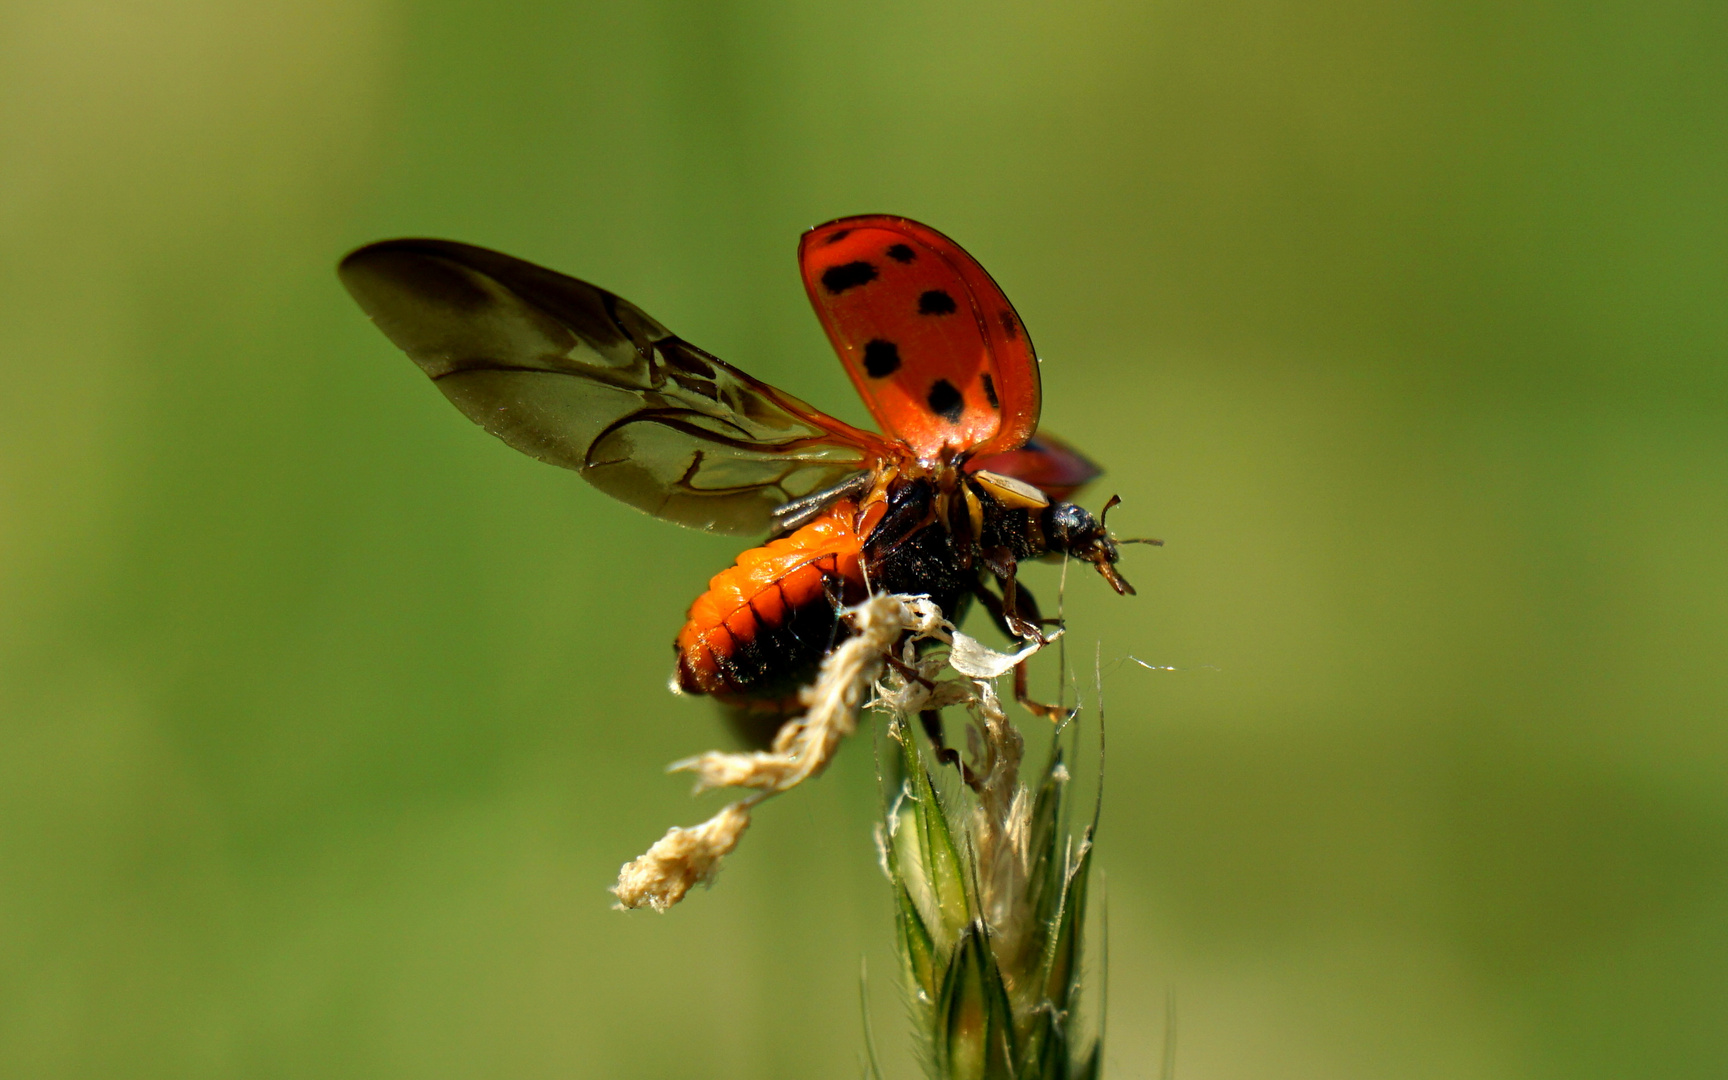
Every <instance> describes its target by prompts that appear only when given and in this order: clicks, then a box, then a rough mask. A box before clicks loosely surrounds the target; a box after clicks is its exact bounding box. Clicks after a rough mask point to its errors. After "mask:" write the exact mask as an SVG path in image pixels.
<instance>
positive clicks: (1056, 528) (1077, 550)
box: [1041, 495, 1164, 595]
mask: <svg viewBox="0 0 1728 1080" xmlns="http://www.w3.org/2000/svg"><path fill="white" fill-rule="evenodd" d="M1121 501H1122V497H1121V496H1119V495H1112V496H1110V501H1109V502H1107V503H1105V504H1104V509H1103V510H1102V511H1100V512H1099V514H1098V516H1097V517H1093V516H1092V514H1091V512H1090V511H1089V510H1087V509H1086V508H1085V507H1081V506H1076V505H1074V504H1073V503H1067V502H1059V503H1051V504H1050V506H1049V507H1048V508H1047V509H1046V510H1045V511H1044V515H1043V521H1042V522H1041V524H1042V525H1043V527H1044V536H1045V538H1046V539H1047V540H1048V541H1049V543H1050V550H1051V551H1060V552H1063V553H1064V554H1066V555H1069V556H1072V557H1073V558H1076V559H1084V560H1085V561H1086V562H1089V563H1091V564H1092V565H1093V566H1096V567H1097V568H1098V572H1099V573H1100V574H1102V575H1104V580H1105V581H1108V582H1109V583H1110V587H1111V588H1112V589H1115V590H1116V592H1117V593H1118V594H1129V595H1132V594H1133V592H1134V586H1132V585H1130V584H1128V582H1127V580H1125V579H1124V578H1123V577H1122V575H1121V574H1119V573H1117V572H1116V560H1117V559H1118V558H1120V557H1121V550H1120V549H1119V547H1118V545H1120V544H1158V545H1162V544H1163V543H1164V541H1162V540H1143V539H1139V538H1136V539H1133V540H1118V539H1117V538H1116V537H1114V536H1111V535H1110V530H1109V529H1107V528H1105V527H1104V519H1105V518H1107V517H1109V516H1110V509H1111V508H1112V507H1114V506H1115V505H1116V504H1117V503H1119V502H1121Z"/></svg>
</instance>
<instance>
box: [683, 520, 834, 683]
mask: <svg viewBox="0 0 1728 1080" xmlns="http://www.w3.org/2000/svg"><path fill="white" fill-rule="evenodd" d="M857 515H858V507H857V505H856V504H854V503H852V502H850V501H848V500H842V501H840V502H837V503H835V504H834V505H833V506H832V507H830V508H829V509H828V510H827V512H826V513H824V514H823V515H822V516H821V517H819V518H817V519H816V520H814V521H812V522H810V523H809V524H808V525H805V526H804V527H803V528H801V529H799V530H798V531H797V532H794V533H792V534H791V535H790V536H783V537H781V538H780V539H778V540H775V541H773V542H771V543H768V544H764V545H763V546H761V547H757V548H751V549H750V550H749V551H746V552H744V553H743V554H742V555H740V556H738V561H737V562H736V563H735V564H734V565H732V566H730V567H728V568H727V569H725V570H722V571H721V572H720V573H718V574H716V575H714V577H713V579H712V580H710V581H709V582H708V591H707V592H705V593H703V594H702V595H701V596H698V597H697V598H696V602H695V603H693V604H691V605H690V610H689V612H688V614H687V615H686V616H685V622H684V629H683V630H681V631H680V632H679V634H678V641H677V645H676V648H677V650H678V685H679V687H680V688H681V689H683V690H685V691H687V692H689V693H694V694H719V695H721V696H722V697H724V698H733V699H743V700H749V699H759V698H772V697H776V696H783V695H785V694H786V693H788V692H790V690H791V689H793V688H795V687H796V686H797V685H798V684H799V683H800V682H801V681H803V679H804V678H805V677H806V676H807V675H808V673H809V670H810V669H811V668H812V667H814V665H815V664H816V663H817V662H818V661H820V660H821V658H822V656H823V655H824V654H825V653H826V652H827V651H828V648H829V647H830V646H831V645H832V644H833V642H834V640H835V638H836V635H837V634H838V633H839V627H838V614H837V612H838V605H840V604H853V603H857V602H858V601H859V600H860V599H862V598H863V595H864V569H863V545H862V542H861V541H860V540H859V538H858V534H857V531H856V530H855V528H854V522H855V519H856V518H857Z"/></svg>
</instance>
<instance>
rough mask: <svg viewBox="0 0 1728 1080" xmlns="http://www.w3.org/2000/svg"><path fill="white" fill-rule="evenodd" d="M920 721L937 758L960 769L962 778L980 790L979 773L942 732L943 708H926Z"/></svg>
mask: <svg viewBox="0 0 1728 1080" xmlns="http://www.w3.org/2000/svg"><path fill="white" fill-rule="evenodd" d="M918 722H919V723H920V724H922V725H923V726H924V737H925V738H927V739H929V740H930V746H931V748H932V749H933V750H935V751H936V760H937V761H940V762H941V763H942V764H944V765H952V766H954V767H955V768H956V769H959V770H960V779H961V780H963V781H965V783H966V786H967V787H969V788H971V789H972V790H973V791H977V790H978V775H977V774H976V773H974V772H973V771H972V770H971V769H968V768H967V767H966V763H965V762H964V761H961V760H960V753H959V751H957V750H955V749H953V748H952V747H950V746H949V745H948V740H947V739H946V738H945V737H944V736H943V733H942V710H941V709H925V710H924V711H923V712H921V713H919V714H918Z"/></svg>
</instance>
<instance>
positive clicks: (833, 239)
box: [822, 229, 852, 247]
mask: <svg viewBox="0 0 1728 1080" xmlns="http://www.w3.org/2000/svg"><path fill="white" fill-rule="evenodd" d="M851 235H852V230H851V229H841V230H840V231H839V232H835V233H829V234H828V239H826V240H824V241H822V246H823V247H827V246H828V245H829V244H838V243H839V242H840V241H842V240H844V239H846V238H847V237H848V236H851Z"/></svg>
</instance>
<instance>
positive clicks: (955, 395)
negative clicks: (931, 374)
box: [924, 379, 966, 424]
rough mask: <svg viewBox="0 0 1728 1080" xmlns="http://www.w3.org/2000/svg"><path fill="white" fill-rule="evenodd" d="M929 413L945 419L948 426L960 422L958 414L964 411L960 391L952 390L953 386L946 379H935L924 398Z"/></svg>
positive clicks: (964, 407) (964, 405) (964, 402)
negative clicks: (928, 407)
mask: <svg viewBox="0 0 1728 1080" xmlns="http://www.w3.org/2000/svg"><path fill="white" fill-rule="evenodd" d="M924 401H925V404H927V405H929V406H930V411H931V412H933V413H935V414H936V415H937V416H941V417H944V418H946V419H947V421H948V422H949V423H950V424H958V423H959V422H960V414H961V413H963V412H965V411H966V401H965V399H964V398H962V397H961V396H960V391H958V390H956V389H954V384H953V383H951V382H949V381H948V380H947V379H937V380H936V381H935V382H934V383H932V384H931V385H930V393H929V394H928V395H927V396H926V397H925V398H924Z"/></svg>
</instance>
